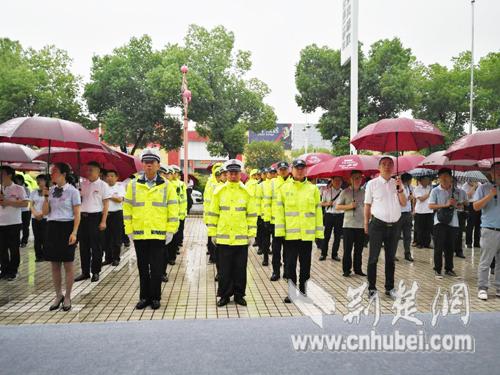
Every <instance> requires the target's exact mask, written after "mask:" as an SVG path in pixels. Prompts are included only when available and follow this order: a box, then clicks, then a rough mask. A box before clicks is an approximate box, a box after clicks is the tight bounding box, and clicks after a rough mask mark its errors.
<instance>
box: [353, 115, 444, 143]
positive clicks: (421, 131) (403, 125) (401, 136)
mask: <svg viewBox="0 0 500 375" xmlns="http://www.w3.org/2000/svg"><path fill="white" fill-rule="evenodd" d="M443 142H444V136H443V134H442V133H441V131H439V129H438V128H436V127H435V126H434V125H432V124H431V123H430V122H427V121H425V120H417V119H409V118H403V117H401V118H391V119H384V120H380V121H378V122H375V123H373V124H370V125H368V126H366V127H365V128H363V129H361V131H360V132H359V133H358V134H356V135H355V136H354V138H353V139H352V140H351V143H352V144H353V145H354V147H356V149H357V150H372V151H381V152H392V151H418V150H421V149H423V148H427V147H431V146H436V145H440V144H443Z"/></svg>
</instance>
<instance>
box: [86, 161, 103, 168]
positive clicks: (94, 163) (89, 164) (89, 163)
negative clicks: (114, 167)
mask: <svg viewBox="0 0 500 375" xmlns="http://www.w3.org/2000/svg"><path fill="white" fill-rule="evenodd" d="M87 166H89V167H96V168H99V170H101V164H99V163H98V162H96V161H89V162H88V163H87Z"/></svg>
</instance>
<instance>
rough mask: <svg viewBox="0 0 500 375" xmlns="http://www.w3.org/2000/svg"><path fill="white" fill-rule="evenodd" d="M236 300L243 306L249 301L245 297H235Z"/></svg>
mask: <svg viewBox="0 0 500 375" xmlns="http://www.w3.org/2000/svg"><path fill="white" fill-rule="evenodd" d="M234 302H236V304H238V305H241V306H246V305H247V301H245V299H244V298H243V297H234Z"/></svg>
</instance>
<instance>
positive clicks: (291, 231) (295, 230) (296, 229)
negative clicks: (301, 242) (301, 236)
mask: <svg viewBox="0 0 500 375" xmlns="http://www.w3.org/2000/svg"><path fill="white" fill-rule="evenodd" d="M286 232H287V233H300V228H294V229H287V230H286Z"/></svg>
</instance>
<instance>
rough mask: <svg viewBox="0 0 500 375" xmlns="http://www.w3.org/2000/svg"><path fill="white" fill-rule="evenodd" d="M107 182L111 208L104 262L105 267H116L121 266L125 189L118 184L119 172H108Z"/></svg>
mask: <svg viewBox="0 0 500 375" xmlns="http://www.w3.org/2000/svg"><path fill="white" fill-rule="evenodd" d="M106 182H107V183H108V186H109V194H110V198H109V208H108V219H107V220H106V231H105V233H104V236H105V241H104V243H105V245H104V262H103V263H102V265H103V266H105V265H108V264H112V265H113V266H114V267H116V266H118V264H120V250H121V247H122V233H123V231H124V225H123V197H125V188H124V187H123V185H122V184H120V183H118V172H116V171H113V170H107V171H106Z"/></svg>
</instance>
